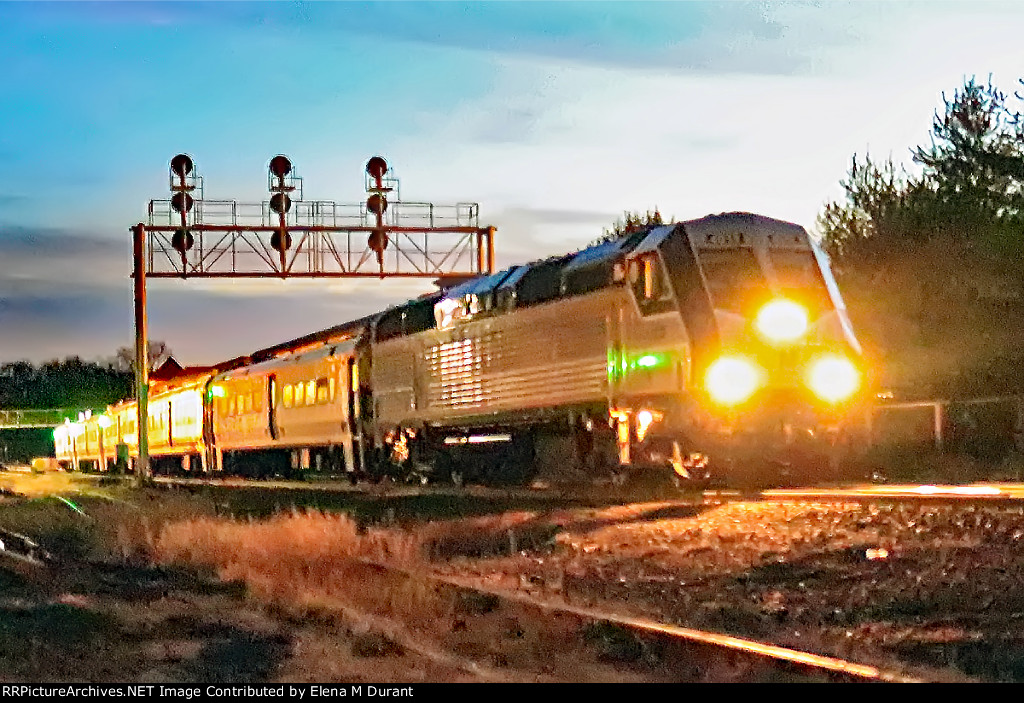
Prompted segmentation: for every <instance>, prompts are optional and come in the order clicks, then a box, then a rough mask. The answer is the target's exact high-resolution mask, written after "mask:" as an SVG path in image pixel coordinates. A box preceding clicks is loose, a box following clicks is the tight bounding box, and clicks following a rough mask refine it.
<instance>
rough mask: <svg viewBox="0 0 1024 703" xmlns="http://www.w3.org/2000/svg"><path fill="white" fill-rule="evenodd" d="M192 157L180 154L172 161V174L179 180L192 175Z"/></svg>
mask: <svg viewBox="0 0 1024 703" xmlns="http://www.w3.org/2000/svg"><path fill="white" fill-rule="evenodd" d="M193 166H194V164H193V163H192V157H191V156H189V155H188V154H178V155H177V156H175V157H174V158H173V159H171V173H173V174H174V175H175V176H178V178H184V177H185V176H187V175H188V174H190V173H192V167H193Z"/></svg>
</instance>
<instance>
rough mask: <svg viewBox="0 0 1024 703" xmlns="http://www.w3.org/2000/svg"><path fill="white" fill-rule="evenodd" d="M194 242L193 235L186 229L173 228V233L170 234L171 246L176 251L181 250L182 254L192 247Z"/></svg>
mask: <svg viewBox="0 0 1024 703" xmlns="http://www.w3.org/2000/svg"><path fill="white" fill-rule="evenodd" d="M195 243H196V240H195V237H193V236H192V233H191V232H189V231H188V230H187V229H179V230H175V232H174V234H172V235H171V246H172V247H174V248H175V249H176V250H177V251H179V252H181V254H182V256H184V255H185V252H186V251H188V250H189V249H191V248H192V245H193V244H195Z"/></svg>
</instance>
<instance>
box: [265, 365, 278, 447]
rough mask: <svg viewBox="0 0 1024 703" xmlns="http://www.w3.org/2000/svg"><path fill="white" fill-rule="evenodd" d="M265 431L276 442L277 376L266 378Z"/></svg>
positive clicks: (272, 375) (271, 375)
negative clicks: (268, 432)
mask: <svg viewBox="0 0 1024 703" xmlns="http://www.w3.org/2000/svg"><path fill="white" fill-rule="evenodd" d="M267 429H268V430H269V431H270V438H271V439H272V440H274V441H277V435H278V431H277V376H275V375H274V374H270V375H269V376H267Z"/></svg>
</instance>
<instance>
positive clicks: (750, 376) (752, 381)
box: [704, 356, 761, 405]
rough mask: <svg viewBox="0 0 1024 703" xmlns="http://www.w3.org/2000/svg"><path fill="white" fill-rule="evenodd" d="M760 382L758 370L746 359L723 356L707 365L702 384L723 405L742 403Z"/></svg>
mask: <svg viewBox="0 0 1024 703" xmlns="http://www.w3.org/2000/svg"><path fill="white" fill-rule="evenodd" d="M760 382H761V372H760V370H759V369H758V368H757V367H756V366H755V365H754V364H752V363H751V362H749V361H747V360H746V359H743V358H740V357H736V356H724V357H722V358H721V359H718V360H716V361H715V362H714V363H712V364H711V366H709V367H708V371H707V373H706V374H705V375H704V386H705V387H706V388H707V390H708V393H709V394H710V395H711V397H712V398H714V399H715V400H716V401H718V402H719V403H722V404H723V405H735V404H737V403H742V402H743V401H744V400H746V399H747V398H749V397H750V396H751V395H753V394H754V391H756V390H757V387H758V385H760Z"/></svg>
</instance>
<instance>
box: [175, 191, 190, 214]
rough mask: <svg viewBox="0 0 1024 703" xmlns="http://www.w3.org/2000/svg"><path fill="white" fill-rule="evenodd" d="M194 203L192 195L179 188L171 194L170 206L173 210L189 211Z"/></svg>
mask: <svg viewBox="0 0 1024 703" xmlns="http://www.w3.org/2000/svg"><path fill="white" fill-rule="evenodd" d="M194 204H195V200H193V199H192V196H191V195H189V194H188V193H186V192H184V191H181V190H179V191H178V192H177V193H175V194H174V195H172V196H171V207H172V208H174V211H175V212H191V211H192V206H193V205H194Z"/></svg>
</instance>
